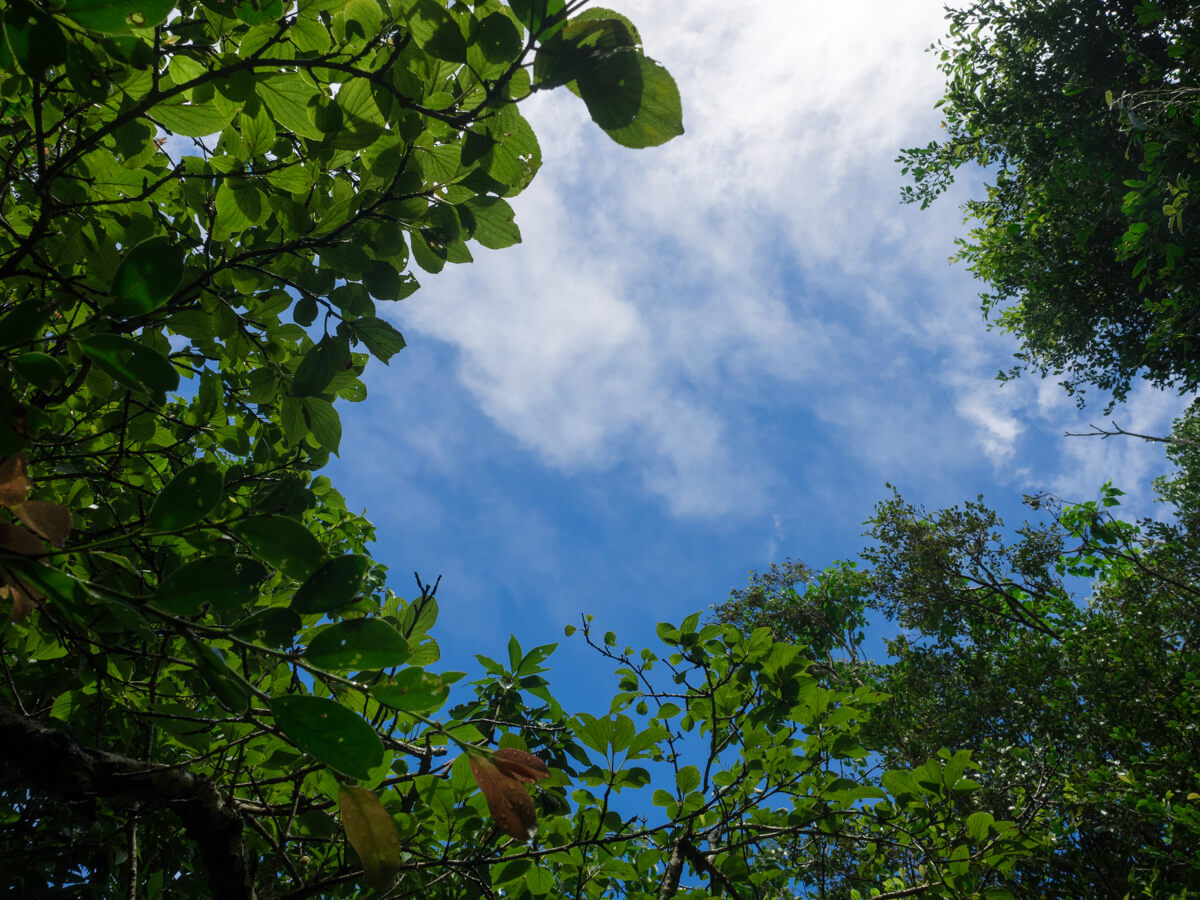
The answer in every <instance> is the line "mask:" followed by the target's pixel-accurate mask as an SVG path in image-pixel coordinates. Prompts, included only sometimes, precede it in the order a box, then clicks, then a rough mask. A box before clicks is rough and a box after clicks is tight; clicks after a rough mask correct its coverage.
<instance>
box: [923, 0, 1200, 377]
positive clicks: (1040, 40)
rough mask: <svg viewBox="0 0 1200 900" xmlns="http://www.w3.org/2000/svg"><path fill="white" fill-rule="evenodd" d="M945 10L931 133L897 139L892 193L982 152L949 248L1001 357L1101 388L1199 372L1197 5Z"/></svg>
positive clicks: (946, 175)
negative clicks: (937, 124)
mask: <svg viewBox="0 0 1200 900" xmlns="http://www.w3.org/2000/svg"><path fill="white" fill-rule="evenodd" d="M948 17H949V20H950V23H951V29H950V34H949V37H948V38H947V39H946V41H945V42H944V43H941V44H939V45H938V46H937V47H936V48H935V49H936V50H939V51H940V54H941V68H942V71H943V72H944V73H945V75H946V78H947V84H946V94H945V96H944V98H943V99H942V101H941V111H942V115H943V118H944V127H945V130H946V134H945V136H944V137H943V138H942V139H940V140H938V141H934V142H931V143H930V144H929V145H928V146H926V147H920V148H913V149H909V150H906V151H905V152H904V153H903V154H902V156H901V162H902V163H903V164H904V169H905V171H906V172H907V173H909V174H910V175H911V177H912V179H913V182H914V183H913V185H911V186H910V187H908V188H906V189H905V192H906V197H907V199H909V200H912V201H919V202H921V203H922V205H926V204H928V203H930V202H932V200H933V199H934V198H935V197H937V196H938V195H939V194H940V193H941V192H942V191H943V190H944V189H945V188H946V187H947V186H948V185H949V184H950V182H951V181H952V180H953V178H954V175H955V173H956V172H957V170H959V169H960V168H961V167H963V166H965V165H978V166H982V167H984V175H985V177H986V178H987V181H988V185H987V195H986V197H980V198H976V199H972V200H970V201H968V202H967V204H966V206H965V212H966V215H967V219H968V220H969V221H971V222H973V223H974V227H973V229H972V230H971V232H970V236H969V237H968V238H967V239H966V240H964V241H963V242H962V244H961V251H960V253H959V259H961V260H964V261H965V262H966V263H967V265H968V267H969V268H970V269H971V271H972V272H974V273H975V274H976V275H977V276H978V277H979V278H980V279H982V280H983V281H984V282H985V283H986V284H987V285H988V287H989V290H988V292H987V293H985V294H984V295H983V308H984V311H985V313H986V314H987V315H988V316H989V317H990V318H992V319H993V321H994V322H996V323H997V324H998V325H999V326H1000V327H1002V328H1003V329H1005V330H1006V331H1010V332H1012V333H1014V334H1015V335H1017V337H1018V338H1019V339H1020V341H1021V350H1020V352H1019V353H1018V354H1017V356H1018V360H1019V363H1018V366H1017V367H1016V369H1014V370H1013V372H1014V373H1015V372H1019V371H1021V370H1024V369H1028V370H1032V371H1035V372H1039V373H1041V374H1042V375H1047V374H1053V375H1056V376H1062V378H1063V384H1064V385H1066V386H1067V388H1068V389H1069V390H1071V391H1081V390H1082V389H1083V388H1084V387H1085V386H1087V385H1089V384H1091V385H1096V386H1099V387H1101V388H1103V389H1105V390H1110V391H1112V392H1113V394H1114V395H1115V396H1116V397H1117V398H1122V397H1124V396H1125V395H1126V393H1127V392H1128V390H1129V387H1130V385H1131V383H1132V381H1133V380H1134V379H1135V378H1137V377H1139V376H1140V375H1143V374H1144V375H1145V377H1147V378H1148V379H1149V380H1150V381H1151V382H1152V383H1153V384H1156V385H1159V386H1164V387H1165V386H1174V387H1177V388H1178V389H1180V390H1182V391H1190V390H1194V389H1195V388H1196V387H1197V386H1200V362H1198V360H1200V346H1198V344H1197V342H1198V341H1200V296H1198V294H1197V285H1198V284H1200V262H1198V260H1200V255H1198V254H1197V253H1196V250H1197V244H1196V230H1195V228H1194V227H1190V223H1191V213H1190V184H1191V181H1192V179H1193V178H1194V176H1195V175H1196V173H1197V171H1200V80H1198V79H1200V33H1198V32H1197V22H1196V9H1195V4H1193V3H1190V2H1186V0H1137V2H1133V0H1119V2H1096V0H1015V2H1014V0H972V2H969V3H967V4H965V5H964V6H962V7H960V8H956V9H952V10H950V11H949V13H948ZM1010 374H1011V373H1010ZM1081 399H1082V395H1081Z"/></svg>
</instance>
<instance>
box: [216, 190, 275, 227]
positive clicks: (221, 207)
mask: <svg viewBox="0 0 1200 900" xmlns="http://www.w3.org/2000/svg"><path fill="white" fill-rule="evenodd" d="M216 208H217V225H218V227H219V228H220V229H221V231H222V234H225V235H232V234H238V233H240V232H243V231H245V230H246V229H247V228H251V227H253V226H255V225H260V224H262V223H263V222H265V221H266V220H267V218H268V217H269V216H270V215H271V207H270V205H269V204H268V203H267V201H266V197H264V196H263V192H262V191H261V190H259V188H258V186H257V185H256V184H255V183H254V182H253V181H251V180H249V179H247V178H226V179H224V180H223V181H222V182H221V186H220V187H219V188H217V199H216Z"/></svg>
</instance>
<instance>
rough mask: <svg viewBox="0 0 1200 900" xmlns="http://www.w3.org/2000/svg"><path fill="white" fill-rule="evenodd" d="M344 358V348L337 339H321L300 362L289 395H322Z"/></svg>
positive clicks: (328, 337)
mask: <svg viewBox="0 0 1200 900" xmlns="http://www.w3.org/2000/svg"><path fill="white" fill-rule="evenodd" d="M343 358H344V357H343V353H342V348H341V346H340V344H339V342H338V341H337V340H336V339H335V338H332V337H330V336H329V335H326V336H325V337H323V338H321V340H320V341H318V342H317V343H316V344H314V345H313V346H312V347H311V348H310V349H309V351H308V352H307V353H305V354H304V357H303V358H302V359H301V360H300V365H298V366H297V367H296V374H295V375H294V376H293V377H292V388H291V391H290V392H289V393H290V394H291V395H292V396H293V397H312V396H315V395H317V394H320V393H321V392H322V391H324V390H325V388H326V387H328V385H329V382H330V381H332V380H333V376H334V373H336V372H337V370H338V369H339V368H340V367H341V364H342V361H343Z"/></svg>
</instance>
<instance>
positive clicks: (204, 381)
mask: <svg viewBox="0 0 1200 900" xmlns="http://www.w3.org/2000/svg"><path fill="white" fill-rule="evenodd" d="M0 10H2V13H3V17H2V19H0V28H2V31H3V34H2V37H3V40H2V41H0V69H2V70H3V72H4V79H3V82H2V84H0V104H2V105H0V181H2V185H0V187H2V190H0V279H2V280H0V361H2V362H0V507H3V511H2V512H0V598H3V600H4V601H5V603H6V604H7V605H8V606H9V609H10V617H11V619H12V621H11V623H6V624H5V625H4V627H3V629H2V630H0V675H2V677H0V871H3V873H4V879H5V881H6V883H7V886H8V888H9V889H10V891H11V892H13V893H15V894H17V895H20V896H31V897H32V896H71V897H112V896H127V897H131V898H135V897H142V898H150V897H159V896H170V897H218V898H250V897H257V896H261V897H276V898H291V900H299V898H302V897H313V896H324V897H338V896H358V895H360V894H362V893H363V892H364V891H371V892H373V893H374V894H375V895H378V896H388V897H405V896H420V897H429V896H435V897H496V896H500V895H503V896H513V897H518V896H521V897H524V896H529V897H540V896H547V895H554V896H574V897H605V896H620V897H628V898H641V897H660V898H666V897H671V896H673V895H675V894H676V893H678V892H680V891H687V892H689V893H690V895H691V896H695V897H703V896H718V895H728V896H735V897H743V898H749V897H760V896H765V895H782V894H788V893H799V894H805V893H812V892H813V891H820V892H828V891H829V890H834V888H835V884H836V889H837V890H838V891H841V892H842V893H843V894H845V893H846V892H847V891H848V892H849V894H847V896H853V895H854V894H855V892H859V893H862V892H870V891H873V892H875V894H876V895H878V892H879V891H884V892H885V893H884V894H883V896H909V895H913V894H916V893H926V894H929V895H934V896H948V897H959V896H983V895H985V894H986V895H987V896H990V897H1003V896H1008V894H1007V893H1006V889H1005V885H1006V884H1008V883H1009V876H1008V873H1009V872H1011V871H1012V870H1013V866H1014V865H1015V864H1016V860H1017V859H1019V858H1020V857H1021V856H1022V855H1024V854H1026V853H1028V852H1029V851H1030V847H1031V844H1032V842H1033V841H1034V838H1032V837H1031V836H1030V833H1029V829H1028V828H1027V827H1026V826H1027V824H1028V822H1027V821H1026V820H1027V819H1028V818H1029V816H1030V815H1035V813H1032V812H1029V811H1027V810H1025V809H1024V808H1018V809H1015V810H1007V811H1006V810H999V809H997V810H994V811H989V810H986V809H984V808H983V807H982V806H981V805H980V804H979V803H977V802H976V800H975V798H976V797H977V796H978V790H979V783H978V782H977V781H976V780H974V778H973V773H974V772H975V771H976V768H977V764H976V763H975V762H974V760H973V757H972V754H971V753H970V751H968V750H955V751H953V752H952V751H950V750H943V749H941V748H939V749H938V751H937V752H936V753H934V754H931V756H930V758H929V759H927V760H922V761H921V762H920V764H919V765H916V766H908V767H902V768H897V769H894V770H890V771H887V772H884V773H880V772H878V771H876V770H875V769H874V768H873V767H872V766H871V765H870V761H869V759H868V751H867V749H866V748H865V745H864V744H863V741H862V738H861V734H862V729H863V728H864V723H866V722H868V721H869V720H870V717H871V715H872V710H873V709H874V708H875V707H876V706H877V705H878V704H879V703H880V702H881V700H882V697H881V695H880V694H879V693H878V692H877V691H875V690H873V689H870V688H866V687H861V688H858V687H856V688H853V689H840V688H839V689H833V688H829V687H826V686H823V685H821V684H820V683H819V682H818V680H817V679H816V678H815V677H813V676H811V675H809V674H808V668H809V666H810V662H809V660H808V653H809V650H808V648H807V647H805V646H803V645H797V644H788V643H783V642H778V641H774V640H772V639H771V636H770V635H769V633H768V632H766V631H765V630H761V629H760V630H755V631H751V632H749V633H745V634H744V633H742V632H740V631H739V630H738V629H736V628H734V627H732V626H718V625H705V626H701V624H700V622H699V616H698V615H693V616H691V617H689V618H688V619H686V620H685V621H684V622H683V623H681V624H680V625H678V626H674V625H663V626H661V627H660V632H659V633H660V637H661V639H662V642H663V645H664V646H663V647H661V648H658V649H653V650H652V649H646V650H643V651H641V652H640V653H638V652H635V651H634V650H633V649H632V648H626V649H621V648H620V645H619V644H618V642H617V639H616V636H615V635H611V634H606V635H604V636H603V637H602V638H601V637H599V636H596V635H593V633H592V631H591V626H590V623H587V622H585V624H584V628H583V636H584V638H585V639H586V640H587V641H589V642H590V643H591V644H592V645H593V646H594V647H595V648H596V650H597V651H599V652H601V653H603V654H605V655H606V656H607V657H609V658H611V659H612V660H614V662H615V665H616V667H617V676H618V683H617V686H616V690H615V691H614V696H613V698H612V701H611V703H610V704H608V705H607V707H602V708H600V709H597V710H595V711H594V712H581V713H575V714H573V713H572V712H569V711H567V710H564V709H563V708H562V706H561V704H560V703H559V702H558V701H557V700H556V699H555V697H554V695H553V693H552V692H551V689H550V684H549V682H548V680H547V679H546V678H545V673H546V671H547V667H546V665H545V663H546V661H547V659H548V657H549V656H550V654H551V653H552V651H553V650H554V647H553V646H552V645H550V646H540V647H535V648H524V647H522V646H521V644H520V642H519V640H518V639H517V638H515V637H514V638H513V639H512V640H511V641H510V642H509V645H508V651H509V652H508V659H507V660H505V661H496V660H491V659H486V658H481V666H482V671H481V672H480V673H478V674H477V675H476V677H474V678H473V679H472V678H469V677H468V676H467V675H466V674H464V673H461V672H447V671H441V670H439V668H438V667H437V663H438V661H439V650H438V645H437V642H436V639H435V638H434V637H433V636H432V635H433V629H434V626H435V624H436V622H437V618H438V606H437V599H436V589H437V584H436V583H435V584H432V585H431V584H428V583H425V582H423V581H422V580H421V579H420V578H418V579H417V589H416V591H415V593H412V594H409V597H410V599H407V600H406V599H403V598H401V597H400V596H398V595H397V593H396V592H395V590H394V589H393V588H395V585H394V584H393V585H392V587H389V586H388V581H387V573H386V572H385V571H384V569H383V567H382V566H380V565H379V564H378V563H376V562H375V561H374V560H373V559H372V557H371V555H370V541H371V539H372V537H373V529H372V526H371V525H370V523H369V522H368V521H366V520H365V519H364V518H362V517H361V516H358V515H355V514H353V513H351V512H350V511H349V510H348V509H347V508H346V504H345V502H344V500H343V499H342V497H341V495H340V494H339V493H338V492H337V490H336V489H335V488H334V486H333V485H332V484H331V482H330V480H329V479H328V478H327V477H325V476H322V475H318V474H316V473H317V472H318V471H319V469H320V468H321V466H322V465H323V464H324V463H325V462H326V461H327V459H328V457H329V455H330V454H331V453H336V452H337V450H338V448H339V443H340V440H341V426H340V420H339V416H338V412H337V405H338V404H341V403H345V402H360V401H363V400H364V399H365V398H366V388H365V386H364V384H363V381H362V377H361V376H362V373H363V370H364V367H365V366H366V365H367V363H368V359H369V358H370V357H374V358H375V359H377V360H379V361H381V362H383V363H385V364H386V363H388V361H389V360H390V359H391V358H392V357H394V356H395V355H396V354H397V353H399V352H400V351H402V350H403V348H404V339H403V337H402V336H401V334H400V333H399V332H398V331H397V330H396V329H395V327H394V326H393V325H392V324H390V322H389V321H388V318H387V316H386V315H383V314H381V313H382V312H383V310H382V309H381V308H380V306H379V304H386V303H388V302H391V301H396V300H400V299H402V298H405V297H407V296H409V295H410V294H412V293H413V292H414V291H415V290H416V289H417V287H418V281H417V273H418V271H420V272H424V273H429V274H436V273H437V272H438V271H439V270H441V269H442V268H443V267H444V266H445V265H446V264H447V263H465V262H469V261H470V260H471V250H470V247H471V244H470V242H471V241H474V242H475V243H477V244H479V245H481V246H484V247H490V248H501V247H505V246H508V245H511V244H513V243H515V242H516V241H518V240H519V239H520V233H519V231H518V229H517V226H516V224H515V222H514V218H513V210H512V208H511V206H510V205H509V203H508V198H510V197H512V196H513V195H515V194H517V193H518V192H520V191H521V190H522V189H523V188H524V187H525V186H526V185H528V184H529V182H530V180H531V179H532V178H533V177H534V175H535V174H536V171H537V168H538V165H539V162H540V159H541V150H540V148H539V145H538V142H537V139H536V137H535V135H534V134H533V131H532V130H531V128H530V126H529V124H528V122H527V121H526V120H525V119H524V117H523V116H522V115H521V112H520V108H519V104H520V102H521V101H522V100H523V99H525V98H526V97H528V96H530V95H531V94H533V93H534V92H536V91H540V90H545V89H551V88H558V87H566V88H567V89H568V90H570V91H572V92H573V93H575V94H576V95H577V96H578V97H579V98H580V99H581V100H582V102H583V105H584V108H586V110H587V112H588V114H589V115H590V116H591V118H592V119H593V120H594V121H595V122H596V123H597V125H598V126H599V127H600V128H601V129H603V130H604V131H605V133H607V134H608V135H609V136H610V137H611V138H613V139H614V140H615V141H617V142H618V143H620V144H623V145H625V146H629V147H648V146H654V145H657V144H661V143H663V142H664V141H666V140H669V139H671V138H672V137H674V136H676V135H678V134H680V133H682V113H681V106H680V99H679V94H678V91H677V89H676V87H675V84H674V82H673V80H672V79H671V77H670V75H669V74H667V72H666V70H665V69H663V67H662V66H660V65H659V64H658V63H656V62H655V61H654V60H653V59H651V58H650V57H648V56H646V55H645V53H644V52H643V49H642V46H641V39H640V36H639V35H638V32H637V30H636V28H635V27H634V25H633V24H632V23H631V22H629V21H628V20H627V19H625V18H624V17H622V16H620V15H618V14H616V13H613V12H610V11H607V10H604V9H599V8H591V9H581V8H580V6H579V4H574V3H570V4H569V3H565V2H563V0H532V2H531V0H512V2H510V3H508V4H503V3H500V2H497V0H480V2H472V3H465V2H458V0H453V2H441V0H386V2H384V0H349V2H345V0H336V2H333V0H313V2H307V0H300V2H292V0H266V2H259V0H248V2H244V3H243V2H236V0H203V2H200V3H177V2H167V0H161V2H160V0H147V2H135V0H64V2H56V3H46V2H30V0H5V2H4V3H3V4H2V5H0ZM422 277H423V276H422ZM418 562H419V561H418ZM406 593H407V592H406ZM847 866H852V867H853V872H850V873H848V872H847V871H846V868H847Z"/></svg>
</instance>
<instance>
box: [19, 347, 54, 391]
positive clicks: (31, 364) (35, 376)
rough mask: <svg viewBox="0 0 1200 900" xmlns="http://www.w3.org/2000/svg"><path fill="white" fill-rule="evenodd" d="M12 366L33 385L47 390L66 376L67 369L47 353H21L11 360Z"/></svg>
mask: <svg viewBox="0 0 1200 900" xmlns="http://www.w3.org/2000/svg"><path fill="white" fill-rule="evenodd" d="M12 365H13V368H14V369H16V370H17V371H18V372H20V373H21V376H22V377H23V378H25V379H26V380H28V381H29V382H30V383H31V384H33V385H34V386H35V387H39V388H41V389H42V390H43V391H49V390H51V389H53V388H54V387H56V386H57V385H59V384H61V383H62V382H63V381H64V380H66V377H67V370H66V369H64V368H63V365H62V363H60V362H59V361H58V360H57V359H55V358H54V357H53V356H50V355H49V354H48V353H37V352H34V353H22V354H21V355H20V356H18V357H17V358H16V359H14V360H13V363H12Z"/></svg>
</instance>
